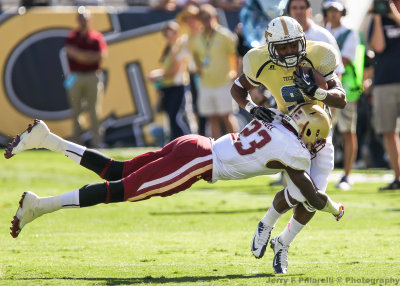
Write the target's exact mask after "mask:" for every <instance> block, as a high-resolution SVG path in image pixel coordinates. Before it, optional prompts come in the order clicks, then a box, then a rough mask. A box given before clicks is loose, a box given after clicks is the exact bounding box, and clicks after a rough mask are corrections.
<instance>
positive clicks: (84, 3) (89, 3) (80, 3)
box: [73, 0, 104, 6]
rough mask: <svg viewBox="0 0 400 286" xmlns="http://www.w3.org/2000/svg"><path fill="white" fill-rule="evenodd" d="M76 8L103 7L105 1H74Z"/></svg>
mask: <svg viewBox="0 0 400 286" xmlns="http://www.w3.org/2000/svg"><path fill="white" fill-rule="evenodd" d="M73 3H74V5H75V6H102V5H104V1H103V0H73Z"/></svg>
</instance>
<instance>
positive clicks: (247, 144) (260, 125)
mask: <svg viewBox="0 0 400 286" xmlns="http://www.w3.org/2000/svg"><path fill="white" fill-rule="evenodd" d="M212 155H213V173H212V181H216V180H239V179H245V178H250V177H254V176H259V175H270V174H276V173H278V172H279V171H280V170H276V169H269V168H267V167H266V165H267V163H268V162H269V161H280V162H282V163H283V164H284V165H286V166H290V167H291V168H293V169H296V170H307V168H308V167H309V166H310V164H311V158H310V157H311V156H310V152H309V151H308V150H307V149H306V147H305V146H304V144H303V142H302V141H301V140H299V139H298V138H297V136H296V135H295V134H294V133H293V132H291V131H289V129H287V128H286V127H285V126H283V125H282V123H280V122H277V121H274V122H273V123H267V122H264V121H258V120H253V121H251V122H250V123H249V124H247V125H246V127H245V128H244V129H243V130H242V131H241V132H240V133H229V134H227V135H224V136H222V137H220V138H219V139H218V140H216V141H215V142H213V148H212Z"/></svg>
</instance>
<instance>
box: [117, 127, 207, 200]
mask: <svg viewBox="0 0 400 286" xmlns="http://www.w3.org/2000/svg"><path fill="white" fill-rule="evenodd" d="M211 176H212V144H211V140H210V138H207V137H204V136H201V135H194V134H191V135H185V136H182V137H179V138H177V139H175V140H173V141H171V142H170V143H169V144H167V145H166V146H165V147H163V148H162V149H160V150H158V151H154V152H147V153H145V154H142V155H140V156H137V157H135V158H133V159H132V160H129V161H125V163H124V170H123V174H122V177H123V178H122V182H123V185H124V200H128V201H139V200H145V199H148V198H150V197H152V196H162V197H165V196H170V195H172V194H175V193H177V192H180V191H183V190H186V189H188V188H189V187H190V186H191V185H192V184H194V183H195V182H197V181H198V180H200V179H204V180H206V181H210V180H211Z"/></svg>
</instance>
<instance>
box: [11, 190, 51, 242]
mask: <svg viewBox="0 0 400 286" xmlns="http://www.w3.org/2000/svg"><path fill="white" fill-rule="evenodd" d="M39 201H40V198H39V197H38V196H37V195H36V194H35V193H32V192H25V193H23V194H22V197H21V200H20V201H19V207H18V210H17V213H16V214H15V216H14V219H13V221H12V222H11V227H10V229H11V233H10V234H11V236H12V237H14V238H17V237H18V235H19V233H20V232H21V230H22V228H23V227H24V226H25V225H26V224H28V223H30V222H31V221H33V220H34V219H36V218H38V217H40V216H41V215H42V214H44V213H45V211H44V210H42V209H41V208H40V207H39Z"/></svg>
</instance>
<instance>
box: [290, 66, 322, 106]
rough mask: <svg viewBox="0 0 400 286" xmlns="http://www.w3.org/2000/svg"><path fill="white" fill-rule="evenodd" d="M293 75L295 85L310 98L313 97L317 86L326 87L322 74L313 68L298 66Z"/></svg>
mask: <svg viewBox="0 0 400 286" xmlns="http://www.w3.org/2000/svg"><path fill="white" fill-rule="evenodd" d="M293 77H294V84H295V85H296V87H297V88H299V89H300V90H301V91H302V92H303V93H304V94H305V95H307V96H309V97H311V98H313V97H314V95H315V91H316V90H317V89H318V88H322V89H324V90H327V89H328V83H327V82H326V80H325V78H324V76H323V75H322V74H321V73H319V72H318V71H317V70H315V69H313V68H309V67H302V66H298V68H297V69H296V71H295V72H293Z"/></svg>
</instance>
